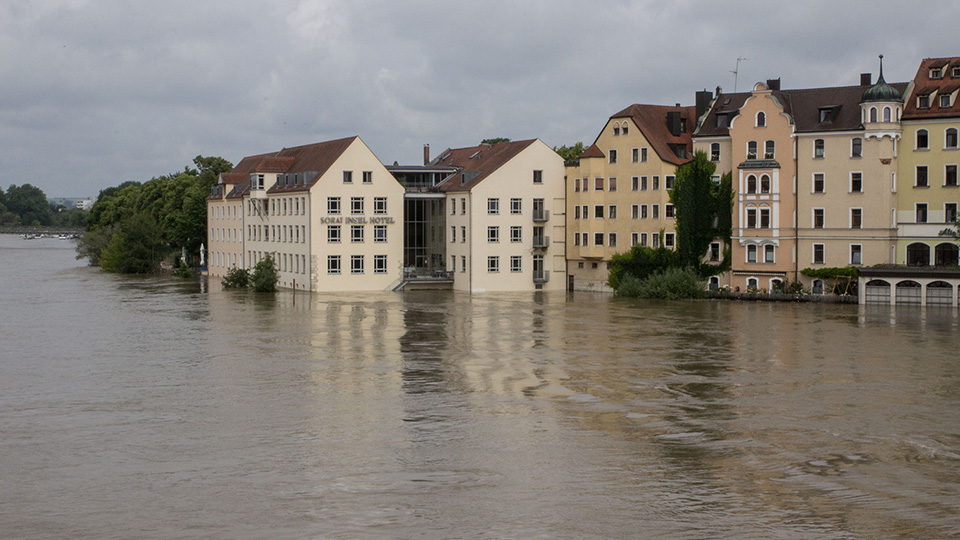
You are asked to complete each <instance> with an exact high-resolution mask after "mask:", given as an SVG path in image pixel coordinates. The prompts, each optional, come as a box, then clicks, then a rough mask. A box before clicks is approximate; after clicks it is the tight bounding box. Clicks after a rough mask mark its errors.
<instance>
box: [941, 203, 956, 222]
mask: <svg viewBox="0 0 960 540" xmlns="http://www.w3.org/2000/svg"><path fill="white" fill-rule="evenodd" d="M943 221H944V222H945V223H953V222H955V221H957V203H945V204H944V205H943Z"/></svg>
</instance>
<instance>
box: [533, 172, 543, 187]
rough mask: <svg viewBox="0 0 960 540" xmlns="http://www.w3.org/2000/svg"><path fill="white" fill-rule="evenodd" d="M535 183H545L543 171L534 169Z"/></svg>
mask: <svg viewBox="0 0 960 540" xmlns="http://www.w3.org/2000/svg"><path fill="white" fill-rule="evenodd" d="M533 183H534V184H542V183H543V171H533Z"/></svg>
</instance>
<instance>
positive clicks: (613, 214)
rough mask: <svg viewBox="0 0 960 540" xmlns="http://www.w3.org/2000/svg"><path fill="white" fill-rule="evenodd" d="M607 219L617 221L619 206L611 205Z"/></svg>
mask: <svg viewBox="0 0 960 540" xmlns="http://www.w3.org/2000/svg"><path fill="white" fill-rule="evenodd" d="M607 217H608V218H610V219H617V205H615V204H611V205H610V206H609V207H608V208H607Z"/></svg>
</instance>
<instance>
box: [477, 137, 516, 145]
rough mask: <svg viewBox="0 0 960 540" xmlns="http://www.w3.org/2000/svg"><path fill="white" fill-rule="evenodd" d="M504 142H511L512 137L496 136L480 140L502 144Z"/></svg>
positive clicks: (484, 142)
mask: <svg viewBox="0 0 960 540" xmlns="http://www.w3.org/2000/svg"><path fill="white" fill-rule="evenodd" d="M503 142H510V139H508V138H506V137H494V138H492V139H484V140H482V141H480V144H500V143H503Z"/></svg>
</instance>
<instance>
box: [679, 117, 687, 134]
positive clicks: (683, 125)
mask: <svg viewBox="0 0 960 540" xmlns="http://www.w3.org/2000/svg"><path fill="white" fill-rule="evenodd" d="M686 132H687V119H686V118H681V119H680V133H686Z"/></svg>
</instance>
